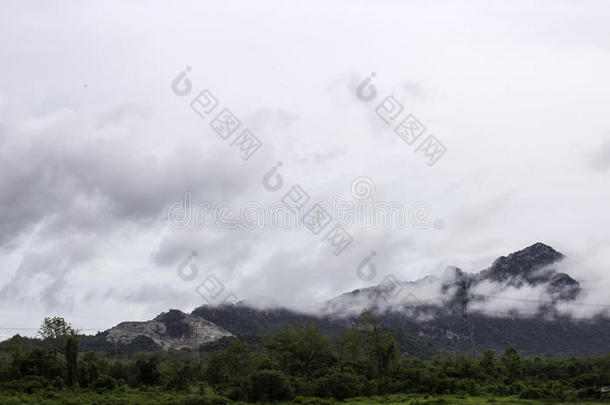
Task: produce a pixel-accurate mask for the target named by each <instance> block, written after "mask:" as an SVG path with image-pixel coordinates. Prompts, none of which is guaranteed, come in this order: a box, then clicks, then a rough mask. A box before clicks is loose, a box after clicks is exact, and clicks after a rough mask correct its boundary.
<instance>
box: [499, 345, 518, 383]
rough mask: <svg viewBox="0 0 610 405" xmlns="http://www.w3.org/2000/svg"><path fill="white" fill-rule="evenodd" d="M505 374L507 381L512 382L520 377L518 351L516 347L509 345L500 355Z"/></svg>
mask: <svg viewBox="0 0 610 405" xmlns="http://www.w3.org/2000/svg"><path fill="white" fill-rule="evenodd" d="M500 361H501V363H502V366H503V368H504V371H505V373H506V376H507V377H508V382H513V381H515V380H518V379H520V378H521V358H520V357H519V353H518V352H517V349H515V348H514V347H512V346H510V347H508V348H507V349H506V350H505V351H504V354H503V355H502V358H501V359H500Z"/></svg>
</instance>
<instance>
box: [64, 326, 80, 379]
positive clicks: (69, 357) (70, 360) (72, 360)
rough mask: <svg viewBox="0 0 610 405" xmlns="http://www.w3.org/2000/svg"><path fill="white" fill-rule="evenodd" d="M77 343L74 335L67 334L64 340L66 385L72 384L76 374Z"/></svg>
mask: <svg viewBox="0 0 610 405" xmlns="http://www.w3.org/2000/svg"><path fill="white" fill-rule="evenodd" d="M77 345H78V343H77V341H76V337H75V336H68V338H67V340H66V369H67V372H68V385H69V386H72V385H73V384H74V383H75V382H76V378H77V376H78V366H77V365H78V362H77V359H78V346H77Z"/></svg>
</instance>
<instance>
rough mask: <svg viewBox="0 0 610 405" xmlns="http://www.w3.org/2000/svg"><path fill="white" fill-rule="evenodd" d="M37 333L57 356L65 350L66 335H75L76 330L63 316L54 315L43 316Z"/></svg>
mask: <svg viewBox="0 0 610 405" xmlns="http://www.w3.org/2000/svg"><path fill="white" fill-rule="evenodd" d="M38 334H39V335H40V337H41V339H42V340H43V341H44V342H45V343H47V344H48V345H49V346H50V347H51V349H52V350H53V354H54V355H55V357H57V354H58V353H65V352H66V349H67V345H66V344H67V339H68V336H76V335H77V331H76V330H75V329H73V328H72V325H70V324H69V323H68V322H67V321H66V320H65V319H64V318H62V317H59V316H54V317H45V318H44V320H43V321H42V324H41V325H40V329H39V330H38Z"/></svg>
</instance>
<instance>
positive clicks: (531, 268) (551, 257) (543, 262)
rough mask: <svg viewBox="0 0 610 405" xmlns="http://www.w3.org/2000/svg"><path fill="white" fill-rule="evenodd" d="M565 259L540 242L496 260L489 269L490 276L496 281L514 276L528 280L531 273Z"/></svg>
mask: <svg viewBox="0 0 610 405" xmlns="http://www.w3.org/2000/svg"><path fill="white" fill-rule="evenodd" d="M563 257H564V256H563V254H561V253H559V252H557V251H556V250H555V249H553V248H552V247H550V246H548V245H545V244H544V243H541V242H538V243H535V244H533V245H531V246H528V247H526V248H525V249H522V250H519V251H518V252H514V253H511V254H509V255H508V256H501V257H499V258H498V259H496V260H495V261H494V262H493V264H492V265H491V267H490V268H489V276H490V278H492V279H493V280H494V281H503V280H506V279H508V278H510V277H514V276H523V277H524V278H526V279H527V278H528V277H529V276H530V275H531V273H533V272H535V271H536V270H538V269H541V268H543V267H545V266H548V265H550V264H553V263H555V262H558V261H559V260H561V259H563Z"/></svg>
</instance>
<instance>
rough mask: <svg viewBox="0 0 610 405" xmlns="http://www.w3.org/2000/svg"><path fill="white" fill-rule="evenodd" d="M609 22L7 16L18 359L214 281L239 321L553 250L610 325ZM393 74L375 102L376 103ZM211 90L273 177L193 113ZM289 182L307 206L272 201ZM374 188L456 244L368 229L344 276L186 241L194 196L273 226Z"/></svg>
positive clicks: (263, 14)
mask: <svg viewBox="0 0 610 405" xmlns="http://www.w3.org/2000/svg"><path fill="white" fill-rule="evenodd" d="M609 18H610V3H608V2H603V1H599V2H597V1H548V2H545V1H538V2H530V1H522V2H515V1H510V2H509V1H505V2H500V1H496V2H488V1H482V2H455V1H447V2H434V4H431V3H430V2H424V1H420V2H411V1H399V0H396V1H354V0H349V1H348V0H337V1H312V0H308V1H292V2H288V1H279V0H278V1H270V0H257V1H251V0H249V1H214V2H212V1H197V2H195V1H193V2H179V3H172V5H168V3H167V2H143V1H142V2H140V1H133V2H108V1H99V2H81V1H62V2H44V3H41V2H33V1H32V2H27V1H4V2H2V5H0V60H1V61H2V63H1V64H0V208H1V210H0V266H1V267H0V268H1V272H2V273H1V274H2V275H1V276H0V328H3V329H0V338H2V337H6V336H8V335H12V334H13V333H15V330H13V329H7V328H19V329H20V331H21V332H22V333H23V332H24V328H37V327H38V326H39V324H40V322H41V320H42V318H43V316H44V315H51V314H57V315H61V316H65V317H66V318H67V319H68V320H70V321H71V322H72V323H73V324H74V325H75V326H76V327H78V328H81V329H84V330H85V331H89V329H96V328H102V329H106V328H108V327H110V326H113V325H114V324H116V323H118V322H120V321H124V320H145V319H150V318H152V317H154V316H156V315H157V314H158V313H159V312H161V311H165V310H167V309H169V308H178V309H182V310H185V311H191V310H192V309H193V308H195V307H196V306H198V305H202V304H204V303H205V302H204V300H203V298H202V297H201V296H200V295H199V294H198V292H197V291H196V287H197V286H198V285H199V284H200V283H201V282H202V281H204V279H205V277H206V276H207V275H210V274H213V275H214V277H215V278H216V280H218V281H220V282H222V283H223V285H224V287H225V289H224V291H223V292H222V293H221V294H219V296H218V297H217V299H221V297H224V296H226V295H228V294H229V293H232V294H234V296H235V297H238V298H239V299H244V298H251V297H265V299H269V300H274V301H277V302H279V303H281V304H283V305H288V306H294V307H298V308H304V307H307V306H308V305H311V304H313V303H315V302H319V301H323V300H326V299H329V298H331V297H333V296H335V295H338V294H340V293H343V292H345V291H349V290H351V289H354V288H358V287H361V286H366V285H373V284H377V283H379V282H381V280H382V279H383V278H384V277H385V276H386V275H388V274H393V275H394V276H395V277H396V278H398V279H400V280H413V279H417V278H419V277H422V276H425V275H427V274H432V275H440V274H442V272H443V269H444V268H445V267H446V266H447V265H457V266H460V267H461V268H462V269H463V270H465V271H468V272H474V271H478V270H481V269H483V268H485V267H487V266H489V265H490V264H491V262H492V261H493V259H494V258H496V257H498V256H500V255H505V254H508V253H510V252H513V251H515V250H519V249H521V248H523V247H525V246H528V245H531V244H532V243H534V242H537V241H542V242H544V243H547V244H549V245H551V246H553V247H554V248H555V249H557V250H559V251H561V252H562V253H564V254H566V255H567V256H568V258H569V260H570V261H569V262H567V263H569V266H567V265H566V266H565V267H567V268H564V269H563V270H564V271H567V272H569V273H570V274H571V275H572V276H573V277H574V278H576V279H578V280H579V281H581V282H582V283H583V285H584V286H585V287H586V288H589V289H592V290H593V291H598V294H597V295H595V293H592V295H591V297H592V299H594V301H595V302H600V300H603V297H604V296H607V291H608V288H610V268H608V265H607V263H610V248H609V247H608V246H609V244H608V242H610V240H609V239H610V238H609V232H608V229H609V228H610V214H609V213H608V205H609V204H608V201H609V198H610V190H609V185H610V116H609V114H608V108H609V106H610V79H609V78H608V72H610V25H609V24H608V20H609ZM187 66H189V67H190V69H191V70H190V72H189V73H188V75H187V77H188V79H189V80H190V83H191V87H192V89H191V92H190V93H189V94H188V95H187V96H178V95H176V94H174V92H173V91H172V87H171V84H172V81H173V80H174V78H175V77H176V76H178V75H179V74H180V73H181V72H182V71H183V70H184V69H185V68H186V67H187ZM372 72H374V73H375V78H374V79H373V82H372V83H373V85H374V86H375V88H376V90H377V93H378V95H377V98H376V99H375V100H374V101H372V102H369V103H365V102H363V101H361V100H360V99H359V98H358V97H357V96H356V88H357V87H358V85H359V84H360V83H361V82H362V81H363V80H364V79H366V78H367V77H369V75H370V74H371V73H372ZM181 83H182V84H184V83H183V82H181ZM203 89H209V91H210V92H211V93H212V94H213V95H214V96H215V97H216V99H217V100H218V101H219V102H220V105H219V107H218V108H219V109H220V108H229V109H230V110H231V111H232V112H233V113H234V114H235V116H237V117H238V118H239V120H240V121H241V123H242V127H241V128H248V129H249V130H250V131H251V132H252V133H253V134H255V136H256V137H258V139H260V140H261V141H262V143H263V146H262V147H261V148H260V149H259V150H258V151H257V152H256V153H255V154H254V155H253V156H252V157H251V158H250V159H248V160H243V159H242V157H241V155H240V153H239V151H238V150H237V149H236V148H235V146H231V145H230V144H231V139H228V140H224V139H222V138H221V137H220V136H219V135H218V134H216V133H215V132H214V131H213V130H212V129H211V127H210V121H211V120H212V119H213V116H210V117H206V118H205V119H202V118H201V117H200V116H198V115H197V114H196V113H195V112H194V111H193V110H192V109H191V107H190V102H191V101H192V100H193V99H194V97H195V96H197V94H198V93H199V92H200V91H201V90H203ZM390 95H394V97H395V98H396V100H398V101H399V102H400V103H402V104H403V105H404V114H405V115H406V114H407V113H411V114H413V115H415V116H416V117H417V118H418V119H419V120H420V121H421V122H422V123H423V124H424V125H425V127H426V133H425V134H424V135H423V137H422V138H421V139H423V138H425V137H426V136H428V135H430V134H432V135H434V136H436V138H437V139H438V140H440V141H441V142H442V143H443V144H444V146H445V147H446V149H447V152H446V153H445V154H444V155H443V156H442V157H441V158H440V160H438V161H437V162H436V163H435V164H434V165H432V166H430V165H428V164H427V160H426V157H425V156H424V155H423V153H422V152H421V151H419V152H416V149H417V145H418V144H419V141H418V142H417V143H416V144H414V145H408V144H407V143H405V142H404V141H403V140H402V139H401V138H400V137H399V136H397V135H396V133H394V132H393V129H394V127H395V125H387V124H385V123H384V122H383V121H382V120H381V119H380V117H378V116H377V114H376V112H375V108H376V106H377V105H378V104H379V103H380V102H381V101H382V100H383V99H384V98H385V97H387V96H390ZM219 111H220V110H215V111H214V115H215V114H216V113H217V112H219ZM401 117H402V116H401ZM241 128H240V130H241ZM234 136H236V135H234ZM421 139H420V141H421ZM278 161H281V162H282V166H281V167H280V168H279V172H278V173H279V174H280V175H281V176H282V178H283V181H284V184H283V188H282V189H281V190H279V191H277V192H272V191H268V190H267V189H266V188H265V187H264V186H263V176H264V175H265V173H267V172H268V171H269V170H270V169H272V168H273V167H274V165H276V162H278ZM360 177H367V178H369V179H371V180H372V181H373V182H374V184H375V194H374V196H372V197H371V200H375V201H377V200H379V201H399V202H400V203H401V204H403V205H404V206H405V207H411V206H413V204H415V203H417V202H422V201H423V202H426V204H429V206H430V207H431V209H432V211H431V212H430V213H429V215H428V216H427V217H426V220H429V221H430V223H431V224H434V223H435V222H434V221H437V222H436V223H437V224H441V226H438V227H437V228H441V229H436V228H435V227H434V226H429V227H428V229H418V228H416V227H413V226H409V227H406V228H405V229H396V228H394V229H369V228H367V227H359V226H355V225H354V226H352V227H350V228H348V231H349V232H350V234H351V235H352V237H353V242H352V243H351V244H350V245H349V246H348V247H347V248H346V249H345V250H344V251H343V253H342V254H340V255H335V254H333V251H332V249H331V247H330V246H329V244H328V243H326V242H324V241H321V239H322V237H323V236H324V235H323V234H322V233H321V234H319V235H313V234H312V233H311V232H310V231H309V230H308V229H306V228H305V229H288V230H277V229H276V230H272V229H243V228H242V229H238V230H229V229H220V228H219V227H217V226H213V225H209V226H207V225H206V226H186V227H184V228H182V229H178V228H176V227H172V226H171V225H170V224H169V222H168V210H169V208H170V207H171V206H172V204H173V203H176V202H179V201H182V200H183V198H184V194H185V192H189V193H191V196H192V202H193V204H199V203H202V202H204V201H208V202H210V203H212V204H216V203H219V202H221V201H231V202H232V203H233V204H235V206H238V207H239V206H241V205H243V204H244V203H246V202H248V201H258V202H260V204H262V205H263V206H268V205H269V204H271V203H273V202H274V201H278V200H280V199H281V198H282V196H283V195H284V194H285V193H286V192H287V191H288V190H289V189H290V187H292V186H293V185H296V184H299V185H301V186H302V187H303V189H304V190H306V191H307V193H308V194H309V195H310V196H311V202H313V201H316V200H326V199H328V198H329V197H331V196H339V197H341V198H343V199H344V200H347V201H349V200H353V195H352V183H353V181H354V180H355V179H357V178H360ZM311 202H310V204H311ZM438 220H442V221H443V222H439V221H438ZM443 225H444V226H443ZM193 251H196V252H197V256H196V257H195V259H194V260H193V261H192V263H194V264H195V265H196V267H197V269H198V273H197V276H196V277H195V278H194V279H193V280H192V281H185V280H183V279H182V278H180V277H179V276H178V274H177V270H176V269H177V267H178V266H179V265H180V264H181V263H182V262H183V261H185V258H186V257H187V256H188V255H189V254H190V253H191V252H193ZM371 251H375V252H376V256H374V258H373V261H374V264H375V265H376V267H377V273H376V274H375V276H374V277H369V278H370V280H366V281H365V280H362V279H361V278H360V277H358V274H357V271H356V269H357V265H358V264H359V263H361V262H362V260H363V259H364V258H365V257H366V256H368V255H369V254H370V252H371ZM257 299H260V298H257ZM603 303H607V304H610V302H603ZM25 332H27V330H25Z"/></svg>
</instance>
